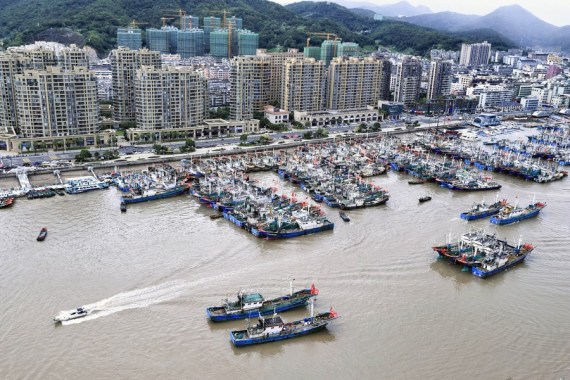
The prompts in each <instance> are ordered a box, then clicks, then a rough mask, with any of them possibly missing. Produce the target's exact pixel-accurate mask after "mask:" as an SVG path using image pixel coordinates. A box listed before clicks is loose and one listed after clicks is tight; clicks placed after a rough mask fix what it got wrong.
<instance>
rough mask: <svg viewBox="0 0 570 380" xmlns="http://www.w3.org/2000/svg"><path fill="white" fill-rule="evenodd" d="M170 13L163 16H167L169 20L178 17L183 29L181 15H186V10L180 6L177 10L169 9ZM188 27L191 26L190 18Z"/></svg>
mask: <svg viewBox="0 0 570 380" xmlns="http://www.w3.org/2000/svg"><path fill="white" fill-rule="evenodd" d="M171 12H172V13H170V14H165V15H164V16H165V17H169V18H170V20H174V19H176V18H180V29H184V24H183V23H184V19H183V16H186V11H185V10H184V9H182V8H180V9H178V10H177V11H171ZM161 20H162V18H161ZM190 28H192V20H190Z"/></svg>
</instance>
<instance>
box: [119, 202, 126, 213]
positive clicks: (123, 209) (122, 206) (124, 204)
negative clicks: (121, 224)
mask: <svg viewBox="0 0 570 380" xmlns="http://www.w3.org/2000/svg"><path fill="white" fill-rule="evenodd" d="M120 208H121V212H127V204H126V203H125V202H121V206H120Z"/></svg>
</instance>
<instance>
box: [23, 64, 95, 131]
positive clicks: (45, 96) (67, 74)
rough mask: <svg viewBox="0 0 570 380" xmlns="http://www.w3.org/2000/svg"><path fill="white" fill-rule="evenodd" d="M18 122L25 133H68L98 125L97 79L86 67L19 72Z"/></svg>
mask: <svg viewBox="0 0 570 380" xmlns="http://www.w3.org/2000/svg"><path fill="white" fill-rule="evenodd" d="M15 79H16V82H15V87H16V103H17V115H18V125H19V128H20V133H21V135H22V136H23V137H48V136H54V137H55V136H69V135H80V134H87V133H95V132H97V131H98V129H99V107H98V104H97V82H96V80H95V75H94V74H93V72H91V71H89V70H88V69H87V68H86V67H75V68H74V69H73V70H71V71H64V70H62V69H61V68H59V67H47V68H46V70H24V72H23V73H22V74H17V75H16V78H15Z"/></svg>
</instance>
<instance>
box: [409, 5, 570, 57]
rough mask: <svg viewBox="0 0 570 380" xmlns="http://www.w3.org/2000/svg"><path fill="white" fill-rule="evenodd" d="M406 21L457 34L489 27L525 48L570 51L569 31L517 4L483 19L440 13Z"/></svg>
mask: <svg viewBox="0 0 570 380" xmlns="http://www.w3.org/2000/svg"><path fill="white" fill-rule="evenodd" d="M402 20H403V21H406V22H410V23H412V24H415V25H420V26H424V27H428V28H434V29H437V30H444V31H449V32H457V31H459V30H462V31H468V30H473V29H480V28H482V27H486V28H490V29H493V30H495V31H497V32H498V33H500V34H502V35H504V36H505V37H507V38H509V39H511V40H512V41H514V42H515V43H517V44H519V45H521V46H523V47H543V48H555V49H563V50H568V49H570V42H568V41H569V40H570V28H569V27H568V26H566V27H557V26H555V25H552V24H549V23H547V22H546V21H543V20H541V19H540V18H538V17H536V16H535V15H534V14H532V13H531V12H529V11H528V10H526V9H525V8H523V7H521V6H520V5H518V4H514V5H507V6H502V7H499V8H497V9H495V10H494V11H493V12H490V13H488V14H486V15H483V16H476V15H465V14H461V13H455V12H437V13H431V14H426V15H420V16H411V17H405V18H403V19H402Z"/></svg>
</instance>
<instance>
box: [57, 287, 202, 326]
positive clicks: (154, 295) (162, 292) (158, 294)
mask: <svg viewBox="0 0 570 380" xmlns="http://www.w3.org/2000/svg"><path fill="white" fill-rule="evenodd" d="M190 286H191V285H190V284H189V283H186V282H181V281H175V282H167V283H164V284H159V285H154V286H149V287H147V288H142V289H135V290H130V291H127V292H122V293H119V294H116V295H114V296H112V297H109V298H106V299H104V300H101V301H99V302H95V303H92V304H89V305H84V306H83V307H84V308H86V309H87V310H90V311H91V313H90V314H89V315H87V316H86V317H83V318H78V319H72V320H70V321H64V322H62V325H64V326H67V325H72V324H77V323H82V322H87V321H92V320H94V319H97V318H101V317H105V316H108V315H111V314H114V313H118V312H120V311H123V310H129V309H139V308H144V307H148V306H151V305H156V304H159V303H162V302H166V301H170V300H172V299H174V298H178V297H180V296H181V295H183V294H184V293H185V291H186V290H188V289H189V288H190Z"/></svg>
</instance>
